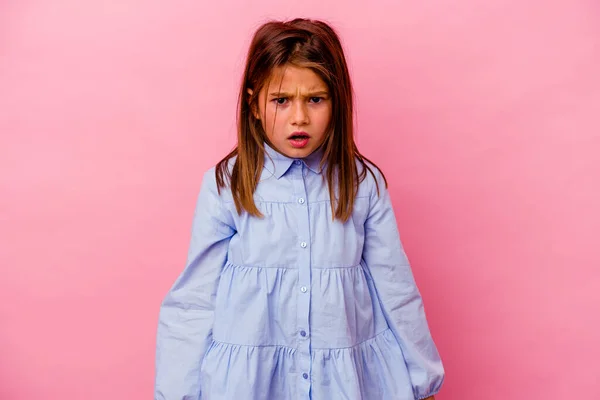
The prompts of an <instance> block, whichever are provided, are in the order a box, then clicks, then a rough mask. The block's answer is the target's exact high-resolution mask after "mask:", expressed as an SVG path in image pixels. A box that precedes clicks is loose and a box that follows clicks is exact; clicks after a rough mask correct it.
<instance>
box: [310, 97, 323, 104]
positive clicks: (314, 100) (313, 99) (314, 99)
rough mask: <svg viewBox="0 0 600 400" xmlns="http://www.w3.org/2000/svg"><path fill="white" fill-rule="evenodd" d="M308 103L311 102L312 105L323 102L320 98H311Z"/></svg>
mask: <svg viewBox="0 0 600 400" xmlns="http://www.w3.org/2000/svg"><path fill="white" fill-rule="evenodd" d="M310 101H312V102H313V103H320V102H322V101H323V98H322V97H311V98H310Z"/></svg>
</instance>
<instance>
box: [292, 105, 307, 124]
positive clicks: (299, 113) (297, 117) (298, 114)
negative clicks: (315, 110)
mask: <svg viewBox="0 0 600 400" xmlns="http://www.w3.org/2000/svg"><path fill="white" fill-rule="evenodd" d="M308 122H309V118H308V110H307V109H306V104H304V103H303V102H302V101H298V102H296V103H295V104H294V105H293V110H292V125H306V124H308Z"/></svg>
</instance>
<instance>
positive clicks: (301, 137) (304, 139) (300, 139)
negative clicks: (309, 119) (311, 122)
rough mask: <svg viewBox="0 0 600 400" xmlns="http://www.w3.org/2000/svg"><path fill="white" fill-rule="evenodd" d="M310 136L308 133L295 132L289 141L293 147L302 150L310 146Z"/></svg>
mask: <svg viewBox="0 0 600 400" xmlns="http://www.w3.org/2000/svg"><path fill="white" fill-rule="evenodd" d="M309 138H310V136H309V135H308V133H306V132H295V133H293V134H292V135H291V136H290V137H289V138H288V139H289V141H290V143H291V145H292V146H294V147H296V148H302V147H304V146H306V145H307V144H308V139H309Z"/></svg>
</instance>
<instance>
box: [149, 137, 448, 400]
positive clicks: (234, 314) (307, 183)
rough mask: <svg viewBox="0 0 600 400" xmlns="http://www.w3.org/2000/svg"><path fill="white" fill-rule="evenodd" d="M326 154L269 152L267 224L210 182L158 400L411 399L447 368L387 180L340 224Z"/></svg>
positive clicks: (161, 366)
mask: <svg viewBox="0 0 600 400" xmlns="http://www.w3.org/2000/svg"><path fill="white" fill-rule="evenodd" d="M320 157H321V153H320V152H319V151H317V152H315V153H313V154H312V155H311V156H309V157H308V158H306V159H303V160H294V159H291V158H287V157H285V156H283V155H281V154H279V153H277V152H276V151H274V150H273V149H271V148H269V147H267V152H266V155H265V167H264V169H263V171H262V177H261V181H260V183H259V185H258V188H257V190H256V193H255V201H256V204H257V207H258V209H259V210H260V211H261V212H262V213H263V215H264V217H263V218H262V219H259V218H256V217H252V216H249V215H248V214H247V213H242V215H238V214H237V212H236V210H235V205H234V203H233V200H232V197H231V192H230V191H229V190H227V189H225V190H222V191H221V194H220V195H219V194H218V193H217V187H216V180H215V171H214V168H211V169H210V170H209V171H207V172H206V174H205V175H204V178H203V182H202V187H201V190H200V195H199V197H198V202H197V205H196V211H195V215H194V220H193V227H192V238H191V244H190V247H189V254H188V259H187V265H186V267H185V269H184V270H183V272H182V273H181V275H180V276H179V278H178V279H177V281H176V282H175V284H174V285H173V287H172V288H171V290H170V291H169V293H168V294H167V296H166V297H165V299H164V301H163V303H162V305H161V309H160V317H159V326H158V334H157V350H156V380H155V392H154V397H155V399H156V400H163V399H164V400H198V399H201V400H288V399H289V400H296V399H297V400H300V399H314V400H337V399H347V400H359V399H362V400H409V399H410V400H414V399H423V398H426V397H428V396H431V395H434V394H436V393H437V392H438V391H439V389H440V388H441V386H442V382H443V380H444V369H443V366H442V362H441V360H440V357H439V354H438V351H437V349H436V346H435V344H434V342H433V340H432V337H431V335H430V332H429V328H428V324H427V321H426V318H425V313H424V309H423V303H422V299H421V296H420V293H419V290H418V288H417V286H416V285H415V281H414V278H413V274H412V271H411V269H410V266H409V262H408V260H407V257H406V255H405V252H404V250H403V248H402V244H401V242H400V238H399V235H398V230H397V225H396V219H395V217H394V211H393V209H392V204H391V202H390V197H389V194H388V191H387V190H386V188H385V184H384V182H383V178H382V177H381V175H380V174H379V173H378V172H377V170H376V169H374V172H375V173H376V177H377V180H378V182H379V190H380V195H378V194H377V189H376V186H375V179H374V178H373V177H372V176H371V174H370V173H368V172H367V178H366V179H365V180H364V181H363V182H362V184H361V185H360V187H359V192H358V195H357V198H356V202H355V207H354V212H353V214H352V217H351V218H350V219H349V220H348V221H347V222H345V223H341V222H340V221H338V220H335V221H333V220H332V211H331V206H330V202H329V192H328V188H327V184H326V182H325V181H324V180H323V177H324V171H323V173H322V171H321V169H320V168H319V161H320Z"/></svg>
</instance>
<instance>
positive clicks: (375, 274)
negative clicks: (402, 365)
mask: <svg viewBox="0 0 600 400" xmlns="http://www.w3.org/2000/svg"><path fill="white" fill-rule="evenodd" d="M374 172H375V176H376V177H377V181H378V183H379V195H378V194H377V188H376V187H375V182H373V187H372V190H371V204H370V209H369V214H368V217H367V220H366V222H365V243H364V250H363V258H364V261H365V264H366V265H367V268H368V270H369V273H370V275H371V276H372V278H373V281H374V283H375V288H376V290H377V293H378V295H379V298H380V302H381V305H382V308H383V311H384V314H385V316H386V319H387V322H388V325H389V327H390V329H391V330H392V332H393V333H394V335H395V336H396V338H397V340H398V342H399V344H400V346H401V348H402V352H403V353H404V358H405V361H406V366H407V368H408V372H409V376H410V378H411V382H412V386H413V392H414V394H415V398H416V399H433V395H434V394H436V393H437V392H438V391H439V390H440V388H441V386H442V382H443V380H444V368H443V366H442V362H441V360H440V356H439V354H438V351H437V349H436V346H435V344H434V342H433V339H432V337H431V334H430V332H429V327H428V324H427V320H426V317H425V311H424V308H423V302H422V299H421V295H420V293H419V290H418V288H417V286H416V283H415V281H414V277H413V274H412V270H411V267H410V264H409V261H408V259H407V257H406V254H405V252H404V249H403V246H402V243H401V241H400V236H399V233H398V227H397V224H396V218H395V215H394V210H393V208H392V203H391V200H390V197H389V192H388V191H387V189H386V187H385V183H384V181H383V178H382V177H381V175H380V173H379V172H378V171H377V170H376V169H374Z"/></svg>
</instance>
